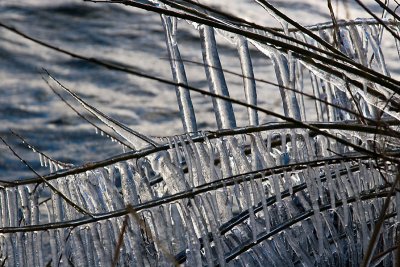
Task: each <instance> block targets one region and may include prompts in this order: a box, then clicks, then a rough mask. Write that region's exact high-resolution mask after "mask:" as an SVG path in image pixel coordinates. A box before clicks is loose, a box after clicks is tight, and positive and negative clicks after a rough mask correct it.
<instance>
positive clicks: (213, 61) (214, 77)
mask: <svg viewBox="0 0 400 267" xmlns="http://www.w3.org/2000/svg"><path fill="white" fill-rule="evenodd" d="M199 33H200V40H201V47H202V53H203V61H204V64H205V65H204V68H205V71H206V75H207V80H208V81H209V87H210V92H212V93H214V94H218V95H223V96H227V97H229V91H228V87H227V85H226V82H225V77H224V73H223V71H222V66H221V62H220V60H219V56H218V51H217V44H216V41H215V36H214V30H213V28H211V27H209V26H206V25H202V26H200V29H199ZM213 106H214V110H215V116H216V120H217V125H218V129H233V128H235V127H236V119H235V114H234V113H233V107H232V103H231V102H228V101H226V100H222V99H216V98H213Z"/></svg>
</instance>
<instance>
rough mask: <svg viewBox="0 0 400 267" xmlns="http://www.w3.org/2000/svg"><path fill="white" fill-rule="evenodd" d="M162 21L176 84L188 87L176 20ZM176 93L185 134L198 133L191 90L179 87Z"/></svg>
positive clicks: (168, 18) (165, 18)
mask: <svg viewBox="0 0 400 267" xmlns="http://www.w3.org/2000/svg"><path fill="white" fill-rule="evenodd" d="M161 20H162V22H163V26H164V32H165V39H166V43H167V49H168V54H169V58H170V65H171V71H172V76H173V78H174V81H175V82H176V83H179V84H184V85H187V84H188V82H187V78H186V72H185V66H184V65H183V62H182V59H181V55H180V52H179V48H178V43H177V40H176V35H175V33H176V27H177V26H176V18H173V17H167V16H165V15H161ZM175 92H176V97H177V102H178V107H179V111H180V113H181V119H182V124H183V129H184V130H185V132H196V131H197V123H196V115H195V113H194V109H193V104H192V100H191V98H190V93H189V90H187V89H185V88H183V87H180V86H177V87H176V91H175Z"/></svg>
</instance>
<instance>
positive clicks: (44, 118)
mask: <svg viewBox="0 0 400 267" xmlns="http://www.w3.org/2000/svg"><path fill="white" fill-rule="evenodd" d="M200 2H202V3H206V4H209V5H210V6H212V7H215V8H218V9H221V10H224V11H226V12H230V13H233V14H235V15H238V16H241V17H243V18H245V19H247V20H250V21H253V22H256V23H258V24H261V25H264V26H274V27H279V24H278V23H277V22H276V21H275V20H274V19H273V18H272V17H271V16H270V15H269V14H268V13H267V12H266V11H265V10H263V9H262V8H261V7H260V6H258V5H257V4H256V3H255V2H254V1H245V0H240V1H239V0H235V1H231V0H223V1H222V0H221V1H212V0H207V1H200ZM332 2H333V4H334V8H335V11H336V16H337V17H338V18H339V19H346V18H347V19H355V18H357V17H370V16H368V15H367V14H366V13H365V11H363V10H362V9H361V8H360V7H358V6H357V4H355V3H353V2H352V1H332ZM350 2H351V3H350ZM372 2H373V1H366V3H368V7H369V8H370V9H371V10H372V11H374V12H375V13H376V14H378V15H381V10H380V8H379V7H378V6H377V5H376V4H373V3H372ZM271 3H274V5H275V6H276V7H278V8H279V9H280V10H282V11H284V12H285V14H287V15H288V16H290V17H291V18H294V19H295V20H297V21H298V22H300V23H301V24H303V25H313V24H316V23H321V22H328V21H330V20H331V18H330V16H329V10H328V8H327V2H326V1H314V0H301V1H298V0H287V1H271ZM0 21H1V22H2V23H5V24H7V25H9V26H12V27H15V28H17V29H19V30H21V31H22V32H24V33H26V34H28V35H30V36H32V37H35V38H38V39H40V40H43V41H45V42H48V43H50V44H52V45H55V46H58V47H60V48H63V49H66V50H69V51H72V52H74V53H77V54H82V55H85V56H88V57H94V58H100V59H104V60H108V61H111V62H119V63H122V64H125V65H129V66H130V67H132V68H133V69H135V70H138V71H141V72H145V73H148V74H151V75H155V76H159V77H164V78H169V79H172V78H171V71H170V67H169V62H168V60H166V59H167V57H168V54H167V51H166V49H165V40H164V37H165V36H164V32H163V28H162V25H161V21H160V17H159V15H158V14H155V13H151V12H146V11H143V10H140V9H136V8H132V7H125V6H122V5H118V4H101V3H97V4H94V3H89V2H83V1H77V0H62V1H61V0H51V1H50V0H46V1H43V0H24V1H22V0H21V1H18V0H2V1H0ZM217 40H218V44H219V46H218V49H219V52H220V53H221V62H222V66H223V67H224V68H226V69H229V70H233V71H236V72H239V73H240V65H239V59H238V56H237V51H236V49H234V47H232V45H230V44H229V43H228V42H227V41H225V40H224V39H223V38H221V37H219V36H217ZM178 42H179V44H180V49H181V53H182V57H183V58H184V59H189V60H194V61H201V51H200V42H199V38H198V33H197V32H196V31H194V30H193V28H192V26H190V25H187V24H185V23H183V24H182V23H181V24H180V30H179V35H178ZM384 52H385V53H387V55H386V62H387V64H388V66H389V70H390V71H391V74H392V76H397V75H398V74H399V73H400V69H399V66H398V64H396V62H395V61H391V60H390V59H391V58H394V59H395V58H396V57H395V56H393V57H391V55H393V54H392V53H397V52H396V48H395V44H394V43H389V44H387V47H385V48H384ZM251 53H252V60H253V64H254V69H255V75H256V78H262V79H266V80H271V81H275V75H274V73H273V69H272V63H271V62H269V61H267V60H265V57H259V56H258V55H259V52H258V51H257V50H256V49H255V48H254V47H251ZM42 68H45V69H47V70H48V71H49V72H50V73H51V74H53V75H54V76H55V77H56V78H57V79H59V80H60V81H61V82H62V83H63V84H64V85H65V86H67V87H68V88H70V89H72V90H74V91H75V92H77V93H78V94H79V95H80V96H81V97H82V98H84V99H85V100H86V101H88V102H89V103H90V104H92V105H93V106H95V107H97V108H98V109H100V110H101V111H103V112H105V113H106V114H108V115H110V116H111V117H113V118H115V119H117V120H119V121H121V122H123V123H124V124H126V125H128V126H129V127H131V128H132V129H134V130H136V131H139V132H141V133H144V134H147V135H152V136H166V135H174V134H179V133H182V132H183V129H182V126H181V122H180V118H179V112H178V106H177V104H176V96H175V92H174V88H173V87H171V86H167V85H165V84H160V83H158V82H154V81H149V80H146V79H143V78H139V77H135V76H132V75H128V74H125V73H121V72H117V71H111V70H108V69H105V68H103V67H100V66H96V65H93V64H91V63H88V62H85V61H82V60H77V59H74V58H71V57H69V56H67V55H63V54H60V53H57V52H55V51H52V50H50V49H47V48H44V47H42V46H40V45H38V44H35V43H33V42H31V41H29V40H26V39H24V38H22V37H20V36H18V35H16V34H14V33H11V32H9V31H7V30H5V29H4V28H0V135H1V136H2V137H5V138H6V139H7V140H8V141H9V142H10V143H11V144H12V145H13V146H15V147H16V150H17V152H19V154H20V155H22V156H23V157H24V158H25V159H26V160H27V161H28V162H30V163H31V164H32V166H33V167H34V168H35V169H37V170H40V171H41V173H46V171H47V170H46V169H45V168H42V169H41V168H40V163H39V160H38V156H37V155H36V154H34V153H31V151H30V150H29V149H28V148H26V147H25V146H24V145H22V144H21V142H20V141H19V140H18V139H17V138H16V137H15V136H13V135H12V134H11V133H10V131H9V130H10V129H12V130H14V131H16V132H17V133H19V134H21V135H22V136H24V137H25V138H26V139H27V140H28V141H29V142H30V143H31V144H32V145H35V146H37V147H38V148H39V149H40V150H42V151H43V152H45V153H47V154H48V155H50V156H52V157H53V158H55V159H58V160H61V161H63V162H66V163H73V164H77V165H79V164H83V163H85V162H91V161H97V160H100V159H104V158H107V157H110V156H112V155H116V154H118V153H121V152H122V149H121V147H120V146H119V145H118V144H116V143H113V142H111V140H110V139H108V138H105V137H103V136H101V135H98V134H95V130H94V128H93V127H92V126H90V125H89V124H88V123H87V122H85V121H84V120H82V119H81V118H79V117H78V116H77V115H76V114H75V113H74V112H73V111H72V110H71V109H69V108H68V107H67V106H66V105H65V104H64V103H63V102H62V101H60V99H59V98H58V97H57V96H56V95H55V94H54V93H53V92H52V91H51V90H50V89H49V88H48V87H47V85H46V84H45V82H44V81H43V80H42V78H41V69H42ZM186 68H187V69H186V71H187V75H188V79H189V84H190V85H192V86H195V87H198V88H202V89H207V88H208V87H207V81H206V77H205V74H204V69H203V68H202V67H201V66H196V65H190V64H187V65H186ZM226 80H227V82H228V86H229V90H230V92H231V96H232V97H236V98H239V99H242V100H243V99H244V94H243V85H242V79H241V78H240V77H235V76H227V77H226ZM257 90H258V101H259V102H258V104H259V105H261V106H263V107H267V108H270V109H273V110H275V111H278V112H282V107H281V100H280V98H279V92H278V90H277V88H274V87H272V86H269V85H266V84H258V88H257ZM192 98H193V102H194V108H195V110H196V113H197V122H198V124H199V128H200V129H201V130H210V129H211V130H213V129H216V123H215V118H214V114H213V111H212V104H211V99H210V98H207V97H204V96H201V95H198V94H195V93H192ZM240 109H241V108H240V107H235V110H240ZM237 114H238V113H237ZM240 114H242V116H239V117H237V120H238V126H244V125H246V124H247V117H246V113H245V112H240ZM274 120H275V119H274V118H272V117H268V116H263V115H261V123H265V122H269V121H274ZM24 177H34V175H33V174H32V173H31V172H30V171H29V170H28V169H27V168H26V167H25V166H24V165H23V164H22V163H21V162H20V161H19V160H18V159H16V158H15V157H14V156H13V155H12V154H11V153H10V151H9V150H8V149H7V148H6V147H5V146H4V145H0V179H1V180H13V179H17V178H24Z"/></svg>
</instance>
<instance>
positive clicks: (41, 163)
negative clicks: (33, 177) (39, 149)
mask: <svg viewBox="0 0 400 267" xmlns="http://www.w3.org/2000/svg"><path fill="white" fill-rule="evenodd" d="M39 160H40V166H42V167H43V166H44V163H43V155H42V154H41V153H39Z"/></svg>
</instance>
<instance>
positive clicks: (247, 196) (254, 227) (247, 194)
mask: <svg viewBox="0 0 400 267" xmlns="http://www.w3.org/2000/svg"><path fill="white" fill-rule="evenodd" d="M244 178H245V177H244ZM250 179H251V178H250ZM249 187H250V184H249V183H247V182H245V181H244V182H243V192H244V198H245V202H246V204H247V210H248V212H249V218H250V220H249V222H250V228H251V232H252V234H253V242H257V234H258V226H257V223H256V218H255V215H254V208H253V202H252V199H251V196H250V190H249ZM253 193H254V192H253Z"/></svg>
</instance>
